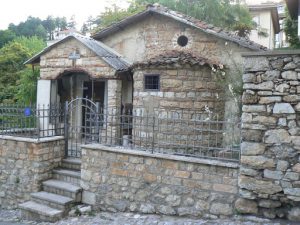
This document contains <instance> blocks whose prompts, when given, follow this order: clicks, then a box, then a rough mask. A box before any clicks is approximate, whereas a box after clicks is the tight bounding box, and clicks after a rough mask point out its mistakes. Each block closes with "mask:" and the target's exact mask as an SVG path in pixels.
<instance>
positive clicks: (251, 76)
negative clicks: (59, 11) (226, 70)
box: [243, 73, 256, 83]
mask: <svg viewBox="0 0 300 225" xmlns="http://www.w3.org/2000/svg"><path fill="white" fill-rule="evenodd" d="M255 82H256V75H255V73H245V74H243V83H255Z"/></svg>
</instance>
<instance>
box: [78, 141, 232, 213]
mask: <svg viewBox="0 0 300 225" xmlns="http://www.w3.org/2000/svg"><path fill="white" fill-rule="evenodd" d="M237 168H238V164H237V163H228V162H218V161H215V160H204V159H196V158H189V157H182V156H172V155H164V154H158V153H156V154H150V153H146V152H142V151H134V150H128V149H121V148H111V147H106V146H103V145H86V146H83V149H82V165H81V178H82V182H81V186H82V188H83V200H82V201H83V202H84V203H87V204H91V205H93V208H94V209H95V210H103V211H112V212H120V211H121V212H123V211H127V212H128V211H131V212H140V213H157V214H165V215H180V216H203V217H205V218H207V217H216V216H220V217H224V216H230V215H233V213H234V210H233V203H234V201H235V200H236V196H237V191H238V189H237V176H238V169H237Z"/></svg>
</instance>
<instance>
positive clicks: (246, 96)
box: [242, 90, 258, 104]
mask: <svg viewBox="0 0 300 225" xmlns="http://www.w3.org/2000/svg"><path fill="white" fill-rule="evenodd" d="M242 102H243V103H244V104H255V103H257V102H258V96H257V94H256V93H255V92H253V91H249V90H246V91H244V93H243V96H242Z"/></svg>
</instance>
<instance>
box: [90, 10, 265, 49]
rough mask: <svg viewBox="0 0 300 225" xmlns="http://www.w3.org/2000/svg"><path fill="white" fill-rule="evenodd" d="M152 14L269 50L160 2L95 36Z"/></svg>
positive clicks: (229, 39)
mask: <svg viewBox="0 0 300 225" xmlns="http://www.w3.org/2000/svg"><path fill="white" fill-rule="evenodd" d="M151 14H159V15H163V16H166V17H169V18H172V19H174V20H176V21H179V22H181V23H184V24H187V25H189V26H192V27H195V28H197V29H200V30H201V31H203V32H205V33H207V34H211V35H213V36H216V37H219V38H222V39H224V40H227V41H231V42H234V43H236V44H238V45H240V46H243V47H245V48H249V49H252V50H257V51H263V50H267V48H266V47H265V46H262V45H260V44H257V43H255V42H253V41H250V40H249V39H246V38H243V37H239V36H237V35H236V34H234V32H229V31H226V30H224V29H222V28H220V27H215V26H213V25H211V24H207V23H205V22H204V21H201V20H198V19H195V18H193V17H190V16H187V15H185V14H182V13H179V12H176V11H173V10H170V9H168V8H166V7H163V6H161V5H158V4H154V5H149V6H148V7H147V9H146V10H144V11H143V12H140V13H138V14H135V15H133V16H130V17H127V18H125V19H123V20H121V21H120V22H118V23H115V24H113V25H111V26H109V27H107V28H105V29H103V30H101V31H99V32H98V33H96V34H95V35H93V38H95V39H98V40H99V39H102V38H104V37H107V36H109V35H110V34H113V33H115V32H117V31H119V30H122V29H124V27H126V26H128V25H130V24H132V23H136V22H138V21H140V20H141V19H143V18H145V17H146V16H148V15H151Z"/></svg>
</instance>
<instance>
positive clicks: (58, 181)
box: [43, 179, 82, 193]
mask: <svg viewBox="0 0 300 225" xmlns="http://www.w3.org/2000/svg"><path fill="white" fill-rule="evenodd" d="M48 181H49V180H46V181H44V182H43V186H48V187H53V188H57V189H61V190H64V191H69V192H72V193H78V192H81V191H82V187H80V186H76V185H74V184H72V183H68V182H64V181H61V180H56V179H51V181H56V182H57V183H67V184H68V185H72V186H74V187H76V188H75V189H76V190H75V191H74V190H70V189H68V188H64V187H61V186H56V185H55V184H48V183H47V182H48Z"/></svg>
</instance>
